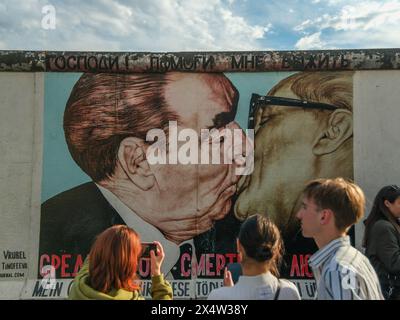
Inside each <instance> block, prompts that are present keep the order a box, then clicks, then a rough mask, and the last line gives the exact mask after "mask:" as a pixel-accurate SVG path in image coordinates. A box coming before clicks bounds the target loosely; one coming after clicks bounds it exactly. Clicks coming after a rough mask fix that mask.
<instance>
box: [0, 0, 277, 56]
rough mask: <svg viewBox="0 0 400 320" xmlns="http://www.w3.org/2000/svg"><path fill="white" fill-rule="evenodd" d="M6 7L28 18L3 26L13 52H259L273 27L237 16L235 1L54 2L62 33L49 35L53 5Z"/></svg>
mask: <svg viewBox="0 0 400 320" xmlns="http://www.w3.org/2000/svg"><path fill="white" fill-rule="evenodd" d="M3 1H5V3H3V5H2V6H0V15H1V16H3V15H4V14H7V13H11V16H12V15H13V14H14V15H18V16H20V17H21V18H22V19H20V20H18V19H11V18H9V19H6V20H5V21H1V22H0V38H1V39H2V41H3V42H4V43H5V44H6V45H7V46H8V47H9V48H13V49H36V50H39V49H49V50H81V51H85V50H87V51H90V50H103V51H108V50H109V51H113V50H129V51H177V50H182V51H185V50H199V51H201V50H257V49H259V48H260V46H261V45H260V43H259V40H260V39H262V38H263V37H264V36H265V34H266V33H267V32H268V30H270V29H271V27H272V26H271V25H257V24H251V23H249V22H248V21H247V20H246V19H245V18H243V17H242V16H240V15H238V14H235V13H234V12H233V11H232V10H231V8H230V5H232V4H233V3H234V1H233V0H228V1H223V0H201V1H198V0H185V1H174V0H163V1H160V0H100V1H95V0H87V1H82V2H81V1H77V0H70V1H68V2H63V1H61V0H53V1H52V5H53V6H54V7H55V8H56V14H57V16H56V18H57V20H56V23H57V27H56V30H43V29H41V28H40V21H41V18H42V15H41V8H42V6H43V5H46V4H47V1H45V0H26V1H24V5H23V6H22V5H21V4H19V3H18V2H14V1H11V0H3ZM25 3H26V5H25ZM4 8H5V9H4ZM27 8H29V9H27Z"/></svg>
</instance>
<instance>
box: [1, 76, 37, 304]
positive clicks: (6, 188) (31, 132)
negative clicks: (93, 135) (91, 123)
mask: <svg viewBox="0 0 400 320" xmlns="http://www.w3.org/2000/svg"><path fill="white" fill-rule="evenodd" d="M43 76H44V74H43V73H8V72H6V73H1V74H0V108H1V109H0V112H1V116H0V137H1V138H0V163H1V166H0V203H1V206H0V217H1V224H0V226H1V227H0V243H1V245H0V250H1V256H0V270H1V273H3V274H4V273H11V274H12V275H13V278H10V279H12V280H7V279H6V278H3V279H1V281H0V297H1V298H8V299H15V298H19V296H20V294H21V292H22V288H23V285H24V282H25V279H26V278H27V276H28V269H26V268H24V265H19V266H17V269H7V270H4V265H3V263H4V264H9V263H22V264H28V265H35V264H32V263H30V262H29V259H30V258H31V255H30V253H31V249H32V248H35V247H36V248H37V245H38V244H37V243H32V238H31V232H32V231H33V230H34V228H33V229H32V228H31V217H39V216H40V215H39V212H40V175H41V151H42V150H41V134H40V133H41V124H42V121H41V117H42V113H43V92H44V86H43ZM38 231H39V229H37V231H36V232H35V231H33V233H36V235H34V237H36V238H37V234H38ZM7 252H9V253H13V255H14V257H13V258H8V259H7V258H6V254H7ZM15 253H16V254H15ZM15 272H18V273H20V275H16V274H15Z"/></svg>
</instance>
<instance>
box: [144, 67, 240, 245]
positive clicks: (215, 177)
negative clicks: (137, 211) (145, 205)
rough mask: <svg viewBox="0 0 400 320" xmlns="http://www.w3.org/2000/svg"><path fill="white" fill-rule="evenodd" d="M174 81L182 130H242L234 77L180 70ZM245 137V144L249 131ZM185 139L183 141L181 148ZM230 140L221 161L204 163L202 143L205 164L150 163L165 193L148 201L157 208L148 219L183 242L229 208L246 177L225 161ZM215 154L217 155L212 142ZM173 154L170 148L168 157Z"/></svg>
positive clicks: (170, 92)
mask: <svg viewBox="0 0 400 320" xmlns="http://www.w3.org/2000/svg"><path fill="white" fill-rule="evenodd" d="M170 80H171V81H170V83H169V84H168V85H167V86H166V88H165V100H166V102H167V104H168V106H169V108H170V110H171V111H173V112H175V113H176V114H177V115H178V116H179V121H178V134H179V132H181V130H183V129H192V130H193V131H195V132H196V133H197V135H198V137H201V130H202V129H212V128H216V129H217V130H223V129H226V130H232V131H233V130H239V129H240V127H239V126H238V124H237V123H236V122H234V121H233V117H234V114H232V111H234V108H235V107H236V106H235V104H236V103H237V97H236V94H237V93H236V91H235V90H234V88H233V87H232V85H231V83H230V82H229V80H227V79H226V78H223V77H221V76H219V77H218V78H215V77H213V75H207V76H203V75H199V74H184V73H177V74H174V75H173V77H172V78H171V79H170ZM232 136H233V134H232ZM240 139H241V141H242V142H243V143H245V136H244V134H243V133H241V135H240ZM199 142H201V141H199ZM184 143H185V142H180V143H179V144H178V148H180V147H181V146H182V145H183V144H184ZM225 143H227V142H226V141H224V139H221V140H220V163H219V164H202V163H201V160H200V155H201V148H202V144H201V143H199V144H198V155H199V162H198V163H199V164H182V163H179V161H178V163H177V164H168V163H167V164H154V165H150V169H151V171H152V173H153V174H154V176H155V179H156V181H157V185H158V188H159V190H160V192H159V195H158V197H157V199H153V200H151V199H150V198H149V199H148V201H149V202H150V205H151V210H150V211H149V212H148V214H147V219H148V220H151V221H152V223H153V224H154V225H156V226H158V227H159V228H160V229H161V230H162V231H163V232H164V233H165V234H166V235H167V236H169V237H170V238H171V239H174V240H176V241H178V242H179V241H183V240H186V239H188V238H191V237H193V236H194V235H197V234H199V233H202V232H204V231H206V230H208V229H210V228H211V226H212V224H213V222H214V221H215V220H218V219H221V218H223V217H224V216H225V215H226V214H227V213H228V212H229V210H230V207H231V203H232V200H231V197H232V196H233V195H234V193H235V192H236V183H237V182H238V180H239V178H240V176H238V175H237V174H236V173H235V169H236V168H237V166H236V164H235V161H232V163H224V151H225V148H224V144H225ZM167 151H168V150H167ZM209 153H210V155H211V154H212V146H210V148H209ZM168 156H169V154H168V152H167V159H168ZM210 162H211V157H210ZM145 195H146V194H145ZM148 195H149V197H151V196H152V194H151V193H148ZM151 201H153V203H151Z"/></svg>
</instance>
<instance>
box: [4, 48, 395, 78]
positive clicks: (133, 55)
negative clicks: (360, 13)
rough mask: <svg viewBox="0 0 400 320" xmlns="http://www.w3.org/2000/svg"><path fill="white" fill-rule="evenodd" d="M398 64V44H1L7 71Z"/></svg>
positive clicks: (315, 68) (380, 66) (245, 69)
mask: <svg viewBox="0 0 400 320" xmlns="http://www.w3.org/2000/svg"><path fill="white" fill-rule="evenodd" d="M394 69H400V48H393V49H387V48H386V49H339V50H301V51H296V50H292V51H223V52H217V51H207V52H206V51H204V52H200V51H199V52H100V51H92V52H89V51H85V52H83V51H82V52H81V51H18V50H0V71H7V72H10V71H11V72H115V73H134V72H150V73H152V72H155V73H160V72H161V73H164V72H171V71H184V72H265V71H345V70H394Z"/></svg>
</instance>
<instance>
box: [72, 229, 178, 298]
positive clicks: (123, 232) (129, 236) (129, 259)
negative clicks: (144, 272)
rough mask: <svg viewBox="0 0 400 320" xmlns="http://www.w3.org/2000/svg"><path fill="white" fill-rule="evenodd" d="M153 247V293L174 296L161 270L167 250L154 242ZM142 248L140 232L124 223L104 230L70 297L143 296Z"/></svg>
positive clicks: (153, 294)
mask: <svg viewBox="0 0 400 320" xmlns="http://www.w3.org/2000/svg"><path fill="white" fill-rule="evenodd" d="M154 243H155V244H156V246H157V252H156V253H155V252H154V251H150V259H151V276H152V277H151V281H152V289H151V296H152V298H153V299H157V300H171V299H172V288H171V286H170V284H169V283H168V282H167V281H165V280H164V276H163V274H161V264H162V262H163V260H164V250H163V248H162V246H161V244H160V243H159V242H154ZM141 252H142V245H141V243H140V237H139V235H138V234H137V233H136V232H135V231H134V230H133V229H131V228H129V227H127V226H125V225H115V226H112V227H110V228H108V229H106V230H105V231H104V232H102V233H101V234H100V235H99V236H98V237H97V238H96V241H95V242H94V244H93V246H92V248H91V250H90V253H89V256H88V258H87V259H86V260H85V263H84V264H83V266H82V268H81V269H80V271H79V273H78V274H77V276H76V277H75V279H74V283H73V285H72V287H71V291H70V294H69V299H73V300H86V299H94V300H143V299H144V298H143V296H142V295H141V294H140V281H139V280H138V278H137V269H138V262H139V258H140V256H141Z"/></svg>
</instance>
